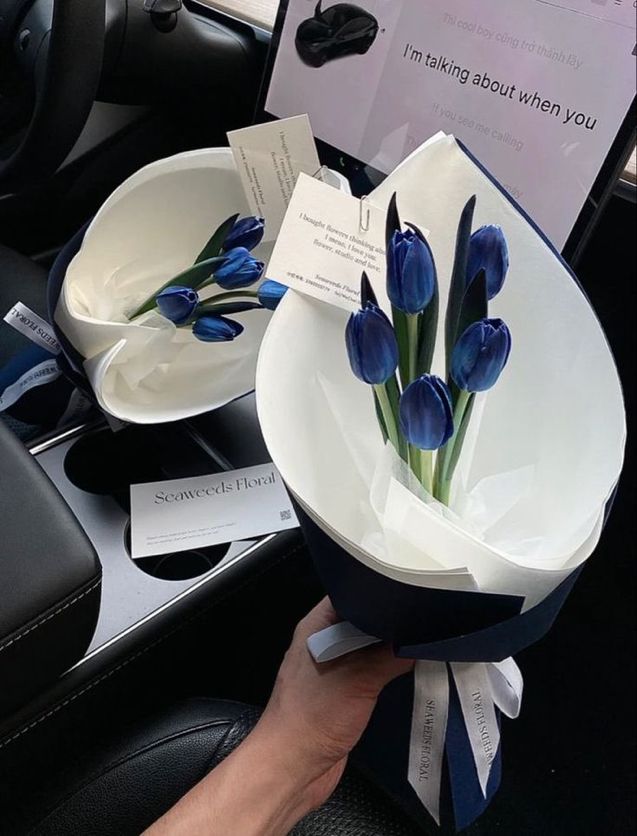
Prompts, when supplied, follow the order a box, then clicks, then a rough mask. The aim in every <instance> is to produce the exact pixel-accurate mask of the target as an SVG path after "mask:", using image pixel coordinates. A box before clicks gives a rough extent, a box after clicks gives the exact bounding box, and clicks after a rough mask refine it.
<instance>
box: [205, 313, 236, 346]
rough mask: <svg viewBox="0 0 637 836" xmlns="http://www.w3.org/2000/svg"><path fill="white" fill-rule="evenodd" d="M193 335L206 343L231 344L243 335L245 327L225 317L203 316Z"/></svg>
mask: <svg viewBox="0 0 637 836" xmlns="http://www.w3.org/2000/svg"><path fill="white" fill-rule="evenodd" d="M192 333H193V334H194V335H195V337H197V339H198V340H201V341H202V342H204V343H229V342H232V340H234V339H236V338H237V337H238V336H239V334H241V333H243V325H241V324H240V323H238V322H235V321H234V319H227V318H226V317H225V316H202V317H200V318H199V319H198V320H197V321H196V322H195V324H194V325H193V328H192Z"/></svg>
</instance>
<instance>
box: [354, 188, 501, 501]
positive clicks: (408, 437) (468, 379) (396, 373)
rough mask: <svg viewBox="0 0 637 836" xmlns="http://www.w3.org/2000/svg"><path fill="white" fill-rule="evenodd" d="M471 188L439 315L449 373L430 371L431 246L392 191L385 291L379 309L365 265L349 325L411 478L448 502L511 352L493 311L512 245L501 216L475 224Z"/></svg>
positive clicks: (357, 358)
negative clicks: (405, 219)
mask: <svg viewBox="0 0 637 836" xmlns="http://www.w3.org/2000/svg"><path fill="white" fill-rule="evenodd" d="M475 204H476V198H475V196H474V197H472V198H471V199H470V200H469V201H468V203H467V204H466V206H465V207H464V210H463V212H462V215H461V218H460V223H459V226H458V234H457V239H456V253H455V261H454V267H453V274H452V276H451V282H450V292H449V298H448V303H447V310H446V317H445V329H444V338H445V346H444V351H445V360H446V363H445V368H446V375H445V378H444V379H443V378H441V377H438V376H436V375H434V374H432V373H431V369H432V363H433V359H434V354H435V352H436V335H437V333H438V319H439V313H440V303H439V289H438V276H437V270H436V264H435V260H434V256H433V253H432V251H431V248H430V246H429V244H428V242H427V239H426V237H425V235H424V234H423V232H422V231H421V230H420V229H419V228H418V227H417V226H415V225H414V224H407V225H406V226H407V229H406V230H403V227H402V225H401V221H400V216H399V212H398V207H397V201H396V195H395V194H394V196H393V198H392V200H391V203H390V206H389V211H388V219H387V294H388V297H389V300H390V302H391V314H392V319H391V320H390V319H389V317H388V316H387V315H386V314H385V313H384V312H383V311H382V310H381V308H380V306H379V304H378V301H377V299H376V297H375V294H374V291H373V289H372V286H371V284H370V282H369V279H368V277H367V275H366V274H363V278H362V282H361V310H360V311H358V313H355V314H353V315H352V316H351V318H350V320H349V322H348V325H347V330H346V344H347V353H348V356H349V361H350V365H351V367H352V370H353V372H354V374H355V375H356V377H357V378H359V380H361V381H363V382H364V383H367V384H369V385H370V386H372V388H373V393H374V401H375V404H376V414H377V417H378V422H379V426H380V430H381V432H382V435H383V439H384V440H385V441H389V442H391V444H392V445H393V447H394V449H395V451H396V452H397V454H398V455H399V457H400V458H401V459H402V460H403V462H405V464H408V465H409V468H410V478H411V479H413V478H415V479H416V480H417V483H418V484H419V485H420V486H421V487H422V488H423V489H424V490H425V491H426V493H428V494H429V495H431V496H433V497H434V498H435V499H437V500H438V501H439V502H441V503H443V504H444V505H448V504H449V499H450V495H451V487H452V480H453V476H454V472H455V469H456V466H457V464H458V461H459V458H460V453H461V451H462V447H463V443H464V441H465V438H466V436H467V431H468V428H469V424H470V421H471V416H472V413H473V407H474V404H475V396H476V394H477V393H478V392H485V391H487V390H488V389H491V388H492V387H493V386H494V385H495V384H496V383H497V381H498V379H499V377H500V375H501V373H502V371H503V370H504V368H505V366H506V364H507V362H508V359H509V355H510V353H511V342H512V341H511V333H510V331H509V328H508V327H507V325H506V323H505V322H504V321H503V320H501V319H490V318H489V313H488V308H489V301H490V300H491V299H493V298H494V297H495V296H496V295H497V294H498V293H499V292H500V290H501V289H502V286H503V284H504V281H505V279H506V274H507V271H508V267H509V255H508V247H507V243H506V240H505V237H504V235H503V233H502V230H501V229H500V227H498V226H493V225H490V226H483V227H481V228H480V229H478V230H477V231H476V232H475V233H473V234H472V233H471V228H472V222H473V215H474V210H475Z"/></svg>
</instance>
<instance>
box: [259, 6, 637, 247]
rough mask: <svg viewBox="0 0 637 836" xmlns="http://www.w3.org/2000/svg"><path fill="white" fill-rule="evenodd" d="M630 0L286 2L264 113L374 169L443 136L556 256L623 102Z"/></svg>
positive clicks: (631, 34)
mask: <svg viewBox="0 0 637 836" xmlns="http://www.w3.org/2000/svg"><path fill="white" fill-rule="evenodd" d="M635 5H636V3H635V0H554V1H553V0H552V2H548V0H515V2H512V1H511V0H509V2H504V1H503V0H479V2H468V0H361V2H360V3H356V4H352V3H333V2H331V0H322V2H319V3H318V6H317V4H316V0H289V3H288V9H287V15H286V17H285V21H284V25H283V30H282V32H281V38H280V43H279V47H278V52H277V56H276V62H275V64H274V69H273V73H272V78H271V82H270V87H269V91H268V95H267V100H266V103H265V109H266V110H267V112H268V113H270V114H272V115H273V116H276V117H279V118H283V117H287V116H294V115H296V114H299V113H306V112H307V113H309V115H310V119H311V121H312V127H313V129H314V133H315V134H316V136H317V137H318V138H319V139H321V140H323V141H325V142H327V143H328V144H329V145H332V146H334V147H335V148H338V149H340V150H341V151H343V152H345V153H347V154H350V155H351V156H353V157H355V158H356V159H358V160H361V161H363V162H364V163H366V164H369V165H371V166H372V167H373V168H375V169H377V170H378V171H381V172H383V173H388V172H389V171H391V170H392V169H393V168H395V166H396V165H397V164H398V163H399V162H400V161H401V160H402V159H404V158H405V157H406V156H407V155H408V154H409V153H410V152H411V151H412V150H413V149H414V148H416V147H417V146H418V145H419V144H420V143H421V142H423V141H424V140H425V139H427V138H428V137H429V136H431V135H432V134H434V133H435V132H436V131H439V130H443V131H445V132H446V133H452V134H454V135H455V136H457V137H458V138H459V139H461V140H462V141H463V142H464V143H465V144H466V145H467V146H468V148H469V149H470V150H471V151H472V153H473V154H475V156H477V157H478V159H480V160H481V161H482V162H483V163H484V165H485V166H486V167H487V168H488V169H490V170H491V171H492V172H493V174H494V175H495V176H496V177H497V178H498V179H499V180H500V182H501V183H502V184H503V186H505V188H506V189H507V190H508V191H509V192H510V194H511V195H512V196H513V197H514V198H515V200H517V201H518V202H519V203H520V204H521V205H522V207H523V208H524V209H525V210H526V211H527V212H528V213H529V214H530V215H531V216H532V217H533V218H534V220H535V221H536V222H537V223H538V225H539V226H540V227H541V228H542V229H543V230H544V232H545V233H546V234H547V235H548V236H549V238H551V240H552V241H553V243H554V244H555V246H556V247H558V248H559V249H562V248H563V246H564V244H565V242H566V240H567V239H568V237H569V234H570V232H571V230H572V228H573V226H574V224H575V221H576V220H577V218H578V216H579V213H580V211H581V209H582V206H583V204H584V202H585V201H586V198H587V196H588V194H589V191H590V190H591V187H592V186H593V183H594V181H595V179H596V177H597V175H598V173H599V171H600V168H601V166H602V164H603V163H604V160H605V158H606V156H607V154H608V152H609V149H610V147H611V145H612V144H613V141H614V140H615V137H616V135H617V133H618V131H619V128H620V126H621V124H622V122H623V120H624V119H625V117H626V114H627V112H628V110H629V108H630V106H631V104H632V102H633V99H634V96H635V62H636V58H635V55H636V49H635V38H636V35H635V28H636V27H635Z"/></svg>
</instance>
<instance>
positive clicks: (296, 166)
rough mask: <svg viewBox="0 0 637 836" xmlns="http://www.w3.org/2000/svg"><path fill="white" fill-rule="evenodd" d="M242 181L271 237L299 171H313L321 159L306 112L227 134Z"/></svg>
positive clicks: (252, 204)
mask: <svg viewBox="0 0 637 836" xmlns="http://www.w3.org/2000/svg"><path fill="white" fill-rule="evenodd" d="M228 141H229V143H230V148H231V149H232V153H233V155H234V159H235V162H236V164H237V169H238V171H239V176H240V178H241V184H242V186H243V189H244V192H245V194H246V197H247V199H248V203H249V205H250V210H251V212H252V213H253V214H254V215H259V216H261V217H263V218H265V220H266V233H265V239H266V241H273V240H274V239H275V238H276V236H277V234H278V232H279V229H280V228H281V223H282V222H283V218H284V216H285V212H286V209H287V208H288V204H289V203H290V198H291V197H292V193H293V191H294V186H295V184H296V181H297V179H298V177H299V174H300V173H301V172H305V173H306V174H309V175H310V176H311V175H313V174H316V172H317V171H318V170H319V169H320V167H321V163H320V161H319V158H318V152H317V150H316V143H315V142H314V135H313V134H312V128H311V126H310V120H309V118H308V117H307V116H293V117H292V118H291V119H282V120H281V121H279V122H266V123H265V124H263V125H254V126H253V127H250V128H241V129H240V130H237V131H231V132H230V133H229V134H228Z"/></svg>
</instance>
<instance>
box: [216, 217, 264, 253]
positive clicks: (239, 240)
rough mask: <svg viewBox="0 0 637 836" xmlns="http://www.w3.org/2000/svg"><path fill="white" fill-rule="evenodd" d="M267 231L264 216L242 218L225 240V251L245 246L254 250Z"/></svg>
mask: <svg viewBox="0 0 637 836" xmlns="http://www.w3.org/2000/svg"><path fill="white" fill-rule="evenodd" d="M264 232H265V221H264V220H263V218H255V217H250V218H241V219H240V220H238V221H237V222H236V223H235V225H234V226H233V227H232V229H231V230H230V232H229V233H228V236H227V238H226V240H225V241H224V242H223V249H224V251H225V252H228V251H229V250H233V249H235V248H236V247H245V249H247V250H253V249H254V248H255V247H257V246H258V245H259V244H260V243H261V241H262V240H263V234H264Z"/></svg>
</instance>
